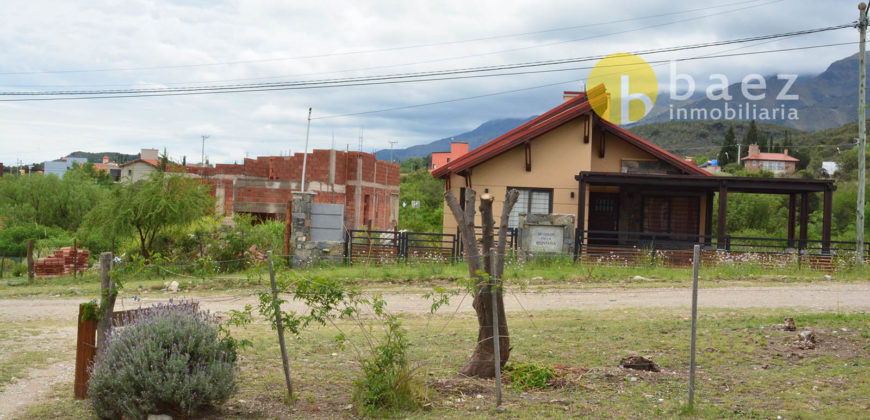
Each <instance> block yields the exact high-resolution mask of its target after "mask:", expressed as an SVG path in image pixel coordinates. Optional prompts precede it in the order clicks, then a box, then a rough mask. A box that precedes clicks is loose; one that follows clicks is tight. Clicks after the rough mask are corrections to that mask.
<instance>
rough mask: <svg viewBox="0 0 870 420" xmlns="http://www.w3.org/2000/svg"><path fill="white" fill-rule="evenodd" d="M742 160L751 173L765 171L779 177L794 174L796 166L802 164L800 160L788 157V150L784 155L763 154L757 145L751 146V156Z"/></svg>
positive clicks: (783, 152) (784, 151)
mask: <svg viewBox="0 0 870 420" xmlns="http://www.w3.org/2000/svg"><path fill="white" fill-rule="evenodd" d="M741 160H742V161H743V166H744V167H745V168H746V169H747V170H749V171H752V172H755V171H760V170H765V171H770V172H773V173H775V174H777V175H780V174H793V173H794V172H795V165H796V164H797V163H798V162H800V159H798V158H796V157H794V156H789V155H788V149H785V150H783V151H782V153H762V152H760V151H759V149H758V145H757V144H752V145H749V156H746V157H745V158H743V159H741Z"/></svg>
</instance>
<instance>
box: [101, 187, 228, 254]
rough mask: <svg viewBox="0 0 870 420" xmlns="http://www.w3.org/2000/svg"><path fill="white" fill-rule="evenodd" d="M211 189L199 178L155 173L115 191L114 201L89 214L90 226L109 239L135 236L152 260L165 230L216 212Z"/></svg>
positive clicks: (142, 251)
mask: <svg viewBox="0 0 870 420" xmlns="http://www.w3.org/2000/svg"><path fill="white" fill-rule="evenodd" d="M209 189H210V186H209V185H208V184H204V183H202V182H199V181H197V180H195V179H191V178H186V177H184V176H181V175H173V174H167V173H164V172H155V173H153V174H151V176H150V177H149V178H148V179H145V180H141V181H138V182H134V183H128V184H124V185H122V186H121V187H120V188H118V189H117V190H115V191H114V192H113V194H112V197H111V200H108V201H106V202H105V203H104V205H102V206H100V208H96V209H94V210H93V211H92V212H91V213H90V214H89V215H88V216H89V217H88V221H87V226H88V228H90V229H93V230H102V232H104V233H105V235H106V236H107V237H116V235H124V236H125V235H133V236H135V237H136V238H137V239H138V241H139V248H140V251H141V253H142V256H143V257H144V258H146V259H150V258H151V254H152V252H153V250H154V248H153V246H154V238H155V237H157V235H158V234H159V233H160V232H161V231H163V230H164V229H167V228H169V227H173V226H181V225H186V224H189V223H191V222H193V221H195V220H198V219H200V218H201V217H203V216H205V215H206V214H207V213H209V212H210V211H212V210H213V209H214V198H212V197H211V195H210V191H209Z"/></svg>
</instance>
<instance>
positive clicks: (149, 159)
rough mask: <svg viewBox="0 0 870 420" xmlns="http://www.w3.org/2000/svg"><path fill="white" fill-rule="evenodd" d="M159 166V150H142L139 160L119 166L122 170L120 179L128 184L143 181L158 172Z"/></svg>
mask: <svg viewBox="0 0 870 420" xmlns="http://www.w3.org/2000/svg"><path fill="white" fill-rule="evenodd" d="M159 164H160V160H159V157H158V156H157V149H142V151H141V152H140V153H139V159H136V160H132V161H130V162H127V163H122V164H120V165H118V167H119V169H120V170H121V171H120V172H121V174H120V179H121V180H122V181H127V182H136V181H140V180H143V179H145V178H148V177H149V176H150V175H151V173H153V172H155V171H157V170H158V168H159V167H160V165H159Z"/></svg>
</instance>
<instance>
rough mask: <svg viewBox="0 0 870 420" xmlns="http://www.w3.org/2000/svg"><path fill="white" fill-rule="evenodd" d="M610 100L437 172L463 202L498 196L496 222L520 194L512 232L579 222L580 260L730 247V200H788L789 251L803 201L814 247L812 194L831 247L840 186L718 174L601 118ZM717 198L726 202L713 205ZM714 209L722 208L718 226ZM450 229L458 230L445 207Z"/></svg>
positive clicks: (551, 119) (531, 127) (559, 113)
mask: <svg viewBox="0 0 870 420" xmlns="http://www.w3.org/2000/svg"><path fill="white" fill-rule="evenodd" d="M602 102H603V103H604V105H605V107H606V108H609V103H610V96H609V95H608V94H607V92H606V90H605V88H604V86H603V85H599V86H596V87H594V88H592V89H589V90H587V91H586V92H564V94H563V102H562V103H561V104H560V105H558V106H556V107H555V108H553V109H551V110H549V111H547V112H544V113H543V114H541V115H540V116H539V117H537V118H534V119H532V120H530V121H528V122H526V123H525V124H523V125H521V126H519V127H517V128H515V129H513V130H511V131H509V132H507V133H505V134H504V135H502V136H500V137H497V138H495V139H493V140H491V141H489V142H488V143H486V144H484V145H482V146H480V147H478V148H476V149H474V150H471V151H469V152H468V153H465V154H463V155H462V156H460V157H457V158H455V159H451V160H450V162H443V163H442V164H441V165H439V166H438V167H436V168H434V169H433V170H432V171H431V173H432V175H433V176H434V177H436V178H440V179H443V180H444V181H445V188H446V189H447V190H448V191H452V192H453V194H454V196H455V197H457V198H458V199H459V201H460V203H464V201H465V195H466V194H465V192H466V190H467V189H473V190H474V191H475V192H477V194H483V193H489V194H491V195H492V196H493V198H494V202H493V214H494V215H495V217H496V224H499V223H500V220H498V217H499V216H500V215H501V209H502V204H503V201H504V197H505V193H506V191H507V190H508V189H516V190H518V191H519V200H518V201H517V203H516V205H515V206H514V208H513V210H512V211H511V212H510V216H509V217H510V219H509V221H508V226H509V227H510V228H522V226H521V221H522V220H526V215H529V214H545V215H557V214H558V215H571V216H573V220H574V223H575V232H576V233H575V237H574V239H573V243H574V247H575V248H574V249H575V252H576V253H578V254H579V253H580V252H582V249H583V247H586V248H587V249H588V248H589V247H590V246H593V247H594V246H599V247H601V246H603V247H627V248H632V249H635V250H637V249H648V248H649V245H650V243H654V244H656V245H655V246H657V247H663V246H672V247H674V248H676V249H685V248H691V246H692V244H694V243H698V242H702V243H705V244H706V245H707V247H718V248H724V249H729V247H730V244H731V242H730V238H729V237H728V236H727V232H726V219H727V215H728V207H727V204H728V199H727V197H728V192H741V193H742V192H749V193H762V194H788V195H789V196H790V200H789V203H790V212H789V227H790V228H789V230H788V236H789V237H788V246H789V247H793V246H794V245H795V240H794V238H795V221H796V219H797V216H796V214H797V212H796V203H797V198H800V201H801V210H802V211H801V212H800V227H801V230H800V233H801V240H802V241H803V242H801V243H802V244H803V245H804V246H806V244H807V242H806V241H807V238H806V234H807V220H808V214H809V210H808V206H807V205H805V203H808V200H809V194H811V193H816V192H823V193H824V210H823V225H824V226H823V235H822V236H823V238H822V241H820V242H823V241H827V242H823V243H822V244H820V245H821V246H820V247H819V248H820V249H822V250H823V251H824V250H826V249H828V248H827V244H829V242H830V213H831V206H830V202H831V193H832V191H833V183H832V182H831V181H829V180H803V179H792V178H756V177H726V176H712V175H711V174H710V173H708V172H706V171H704V170H703V169H701V168H699V167H697V166H696V165H695V164H694V163H692V162H689V161H686V160H685V159H682V158H680V157H678V156H676V155H674V154H672V153H670V152H668V151H666V150H664V149H662V148H661V147H658V146H656V145H655V144H652V143H650V142H649V141H647V140H644V139H643V138H640V137H638V136H637V135H635V134H633V133H631V132H629V131H627V130H625V129H624V128H622V127H620V126H618V125H616V124H614V123H611V122H609V121H607V120H605V119H603V118H600V117H599V116H598V115H597V114H596V113H595V112H594V111H593V110H592V108H593V106H592V105H593V104H595V105H596V106H597V105H598V104H599V103H602ZM604 115H606V113H604ZM716 194H718V200H714V198H715V196H716ZM714 202H716V203H718V206H719V208H718V210H719V211H718V212H717V213H718V218H717V220H716V221H715V222H714V220H713V213H714V212H713V204H714ZM476 217H477V218H478V219H477V221H476V225H480V215H479V214H478V215H477V216H476ZM560 219H561V220H566V218H560ZM567 219H568V220H570V218H567ZM443 231H444V233H446V234H455V233H457V232H458V228H457V224H456V221H455V219H454V217H453V214H452V212H451V211H450V209H449V208H448V207H447V205H446V203H445V208H444V219H443ZM714 235H715V236H714ZM521 236H522V233H521ZM566 239H568V238H566ZM566 242H567V241H566ZM784 242H785V240H784ZM575 255H576V254H575Z"/></svg>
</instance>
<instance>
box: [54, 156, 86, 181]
mask: <svg viewBox="0 0 870 420" xmlns="http://www.w3.org/2000/svg"><path fill="white" fill-rule="evenodd" d="M87 162H88V160H87V159H86V158H76V157H65V158H61V159H60V160H51V161H46V162H44V169H43V173H44V174H46V175H51V174H54V175H57V177H58V178H61V179H63V174H64V173H66V171H68V170H70V168H72V166H73V164H79V165H84V164H85V163H87Z"/></svg>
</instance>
